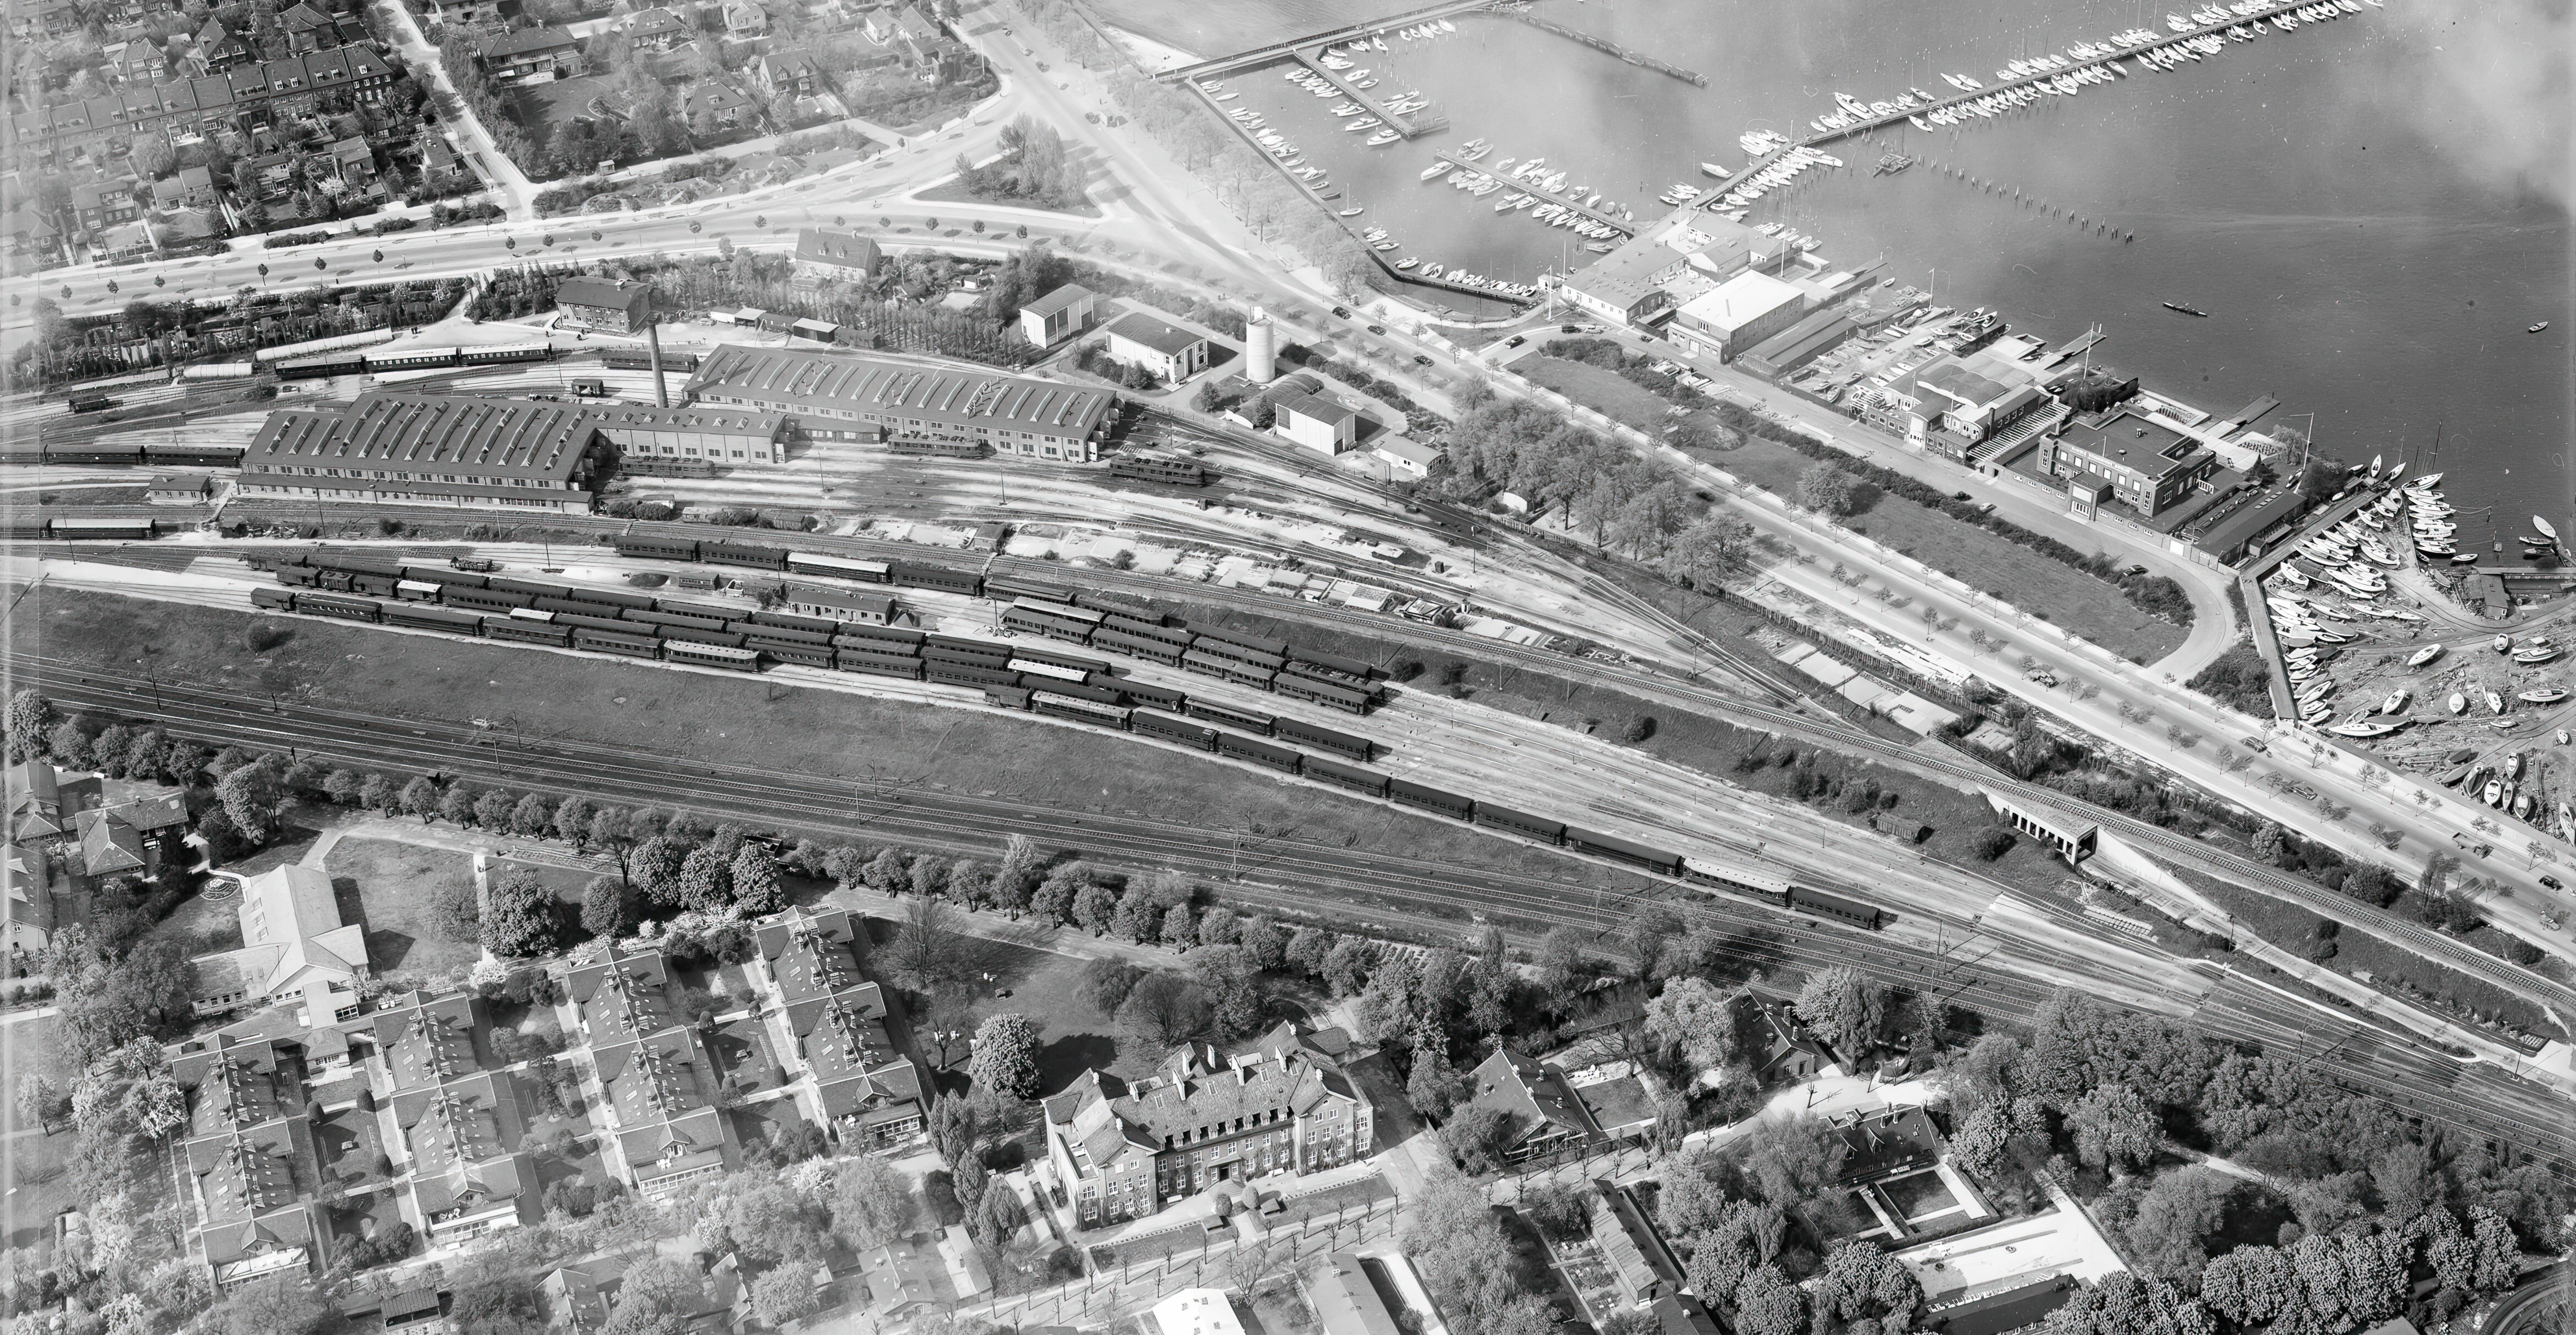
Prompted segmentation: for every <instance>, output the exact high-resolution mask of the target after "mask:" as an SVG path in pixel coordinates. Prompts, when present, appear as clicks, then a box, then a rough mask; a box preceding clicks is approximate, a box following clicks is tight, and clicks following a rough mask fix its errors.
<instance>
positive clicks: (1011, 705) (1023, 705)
mask: <svg viewBox="0 0 2576 1335" xmlns="http://www.w3.org/2000/svg"><path fill="white" fill-rule="evenodd" d="M1030 694H1031V692H1030V691H1029V689H1028V688H1027V687H1025V686H987V687H985V688H984V703H986V704H988V705H998V706H1000V707H1002V708H1004V709H1020V710H1025V709H1027V708H1028V707H1029V696H1030Z"/></svg>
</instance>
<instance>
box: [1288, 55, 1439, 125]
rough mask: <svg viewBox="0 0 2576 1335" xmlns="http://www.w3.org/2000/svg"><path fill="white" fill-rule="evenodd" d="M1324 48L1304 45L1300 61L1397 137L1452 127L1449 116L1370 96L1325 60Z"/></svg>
mask: <svg viewBox="0 0 2576 1335" xmlns="http://www.w3.org/2000/svg"><path fill="white" fill-rule="evenodd" d="M1324 51H1325V48H1323V47H1315V48H1313V49H1308V48H1304V47H1300V48H1298V50H1297V51H1296V53H1295V56H1296V60H1297V63H1298V64H1300V65H1303V66H1305V67H1306V68H1307V69H1308V70H1309V71H1312V72H1313V73H1315V74H1318V75H1321V76H1323V78H1324V79H1325V81H1327V82H1329V83H1330V84H1332V85H1333V87H1335V88H1337V89H1339V90H1341V94H1342V96H1344V97H1346V98H1348V99H1350V101H1352V102H1356V103H1358V104H1359V105H1360V106H1362V107H1364V108H1366V109H1367V111H1368V114H1369V115H1370V116H1372V117H1375V118H1376V119H1377V120H1379V121H1381V122H1383V123H1384V124H1385V126H1386V128H1388V129H1390V130H1393V131H1394V132H1395V133H1396V135H1397V137H1399V138H1403V139H1411V138H1413V137H1415V136H1417V135H1425V134H1432V133H1435V132H1437V131H1440V130H1446V129H1448V128H1449V118H1448V117H1446V116H1423V115H1421V114H1420V113H1418V112H1414V113H1408V112H1400V111H1397V110H1396V109H1395V108H1394V107H1392V106H1389V105H1388V104H1386V103H1384V102H1381V101H1379V100H1378V99H1376V98H1374V97H1371V96H1369V95H1368V94H1367V93H1366V92H1364V91H1362V90H1361V89H1360V88H1359V87H1358V86H1356V85H1354V84H1353V83H1352V82H1351V81H1350V80H1349V79H1348V78H1346V77H1344V76H1343V75H1342V74H1341V73H1340V72H1338V71H1336V70H1334V69H1332V68H1331V67H1330V66H1327V65H1326V64H1325V63H1324V62H1323V59H1322V56H1323V54H1324ZM1345 63H1347V62H1345Z"/></svg>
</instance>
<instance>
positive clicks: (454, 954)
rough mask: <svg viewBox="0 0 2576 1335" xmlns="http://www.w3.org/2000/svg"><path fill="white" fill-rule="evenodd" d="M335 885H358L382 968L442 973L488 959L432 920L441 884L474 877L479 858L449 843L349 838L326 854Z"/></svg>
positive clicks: (371, 953)
mask: <svg viewBox="0 0 2576 1335" xmlns="http://www.w3.org/2000/svg"><path fill="white" fill-rule="evenodd" d="M326 862H327V865H328V866H329V869H330V872H331V884H332V886H333V888H334V889H341V890H342V893H343V895H344V896H345V895H346V894H347V893H348V890H347V889H345V888H344V887H354V889H355V890H356V893H357V896H358V902H359V904H360V906H361V910H360V911H361V913H362V914H363V915H364V916H363V917H362V918H360V921H362V922H364V923H365V924H366V925H367V958H368V961H369V962H370V963H371V964H373V965H374V966H375V968H376V971H377V972H378V973H383V974H395V973H401V974H412V975H418V976H420V977H424V978H436V977H441V976H444V975H446V974H450V973H457V972H461V971H463V970H466V969H470V968H472V967H473V966H474V962H475V961H476V960H478V959H480V958H482V952H481V950H480V949H479V948H477V947H476V946H474V945H473V944H471V943H468V942H462V941H458V940H455V939H454V938H452V937H450V936H449V935H448V934H447V930H446V929H445V928H444V927H442V926H440V925H438V924H437V923H436V922H434V921H432V920H431V918H430V916H429V907H430V904H431V902H432V900H433V899H434V898H435V896H434V895H433V894H432V891H434V890H435V889H436V888H437V887H439V886H441V885H444V884H447V883H451V882H454V881H458V880H468V881H470V880H471V879H472V878H473V875H474V860H473V859H472V858H470V857H467V856H466V855H465V854H462V853H457V852H451V851H449V850H447V849H443V848H423V847H420V846H418V845H416V844H403V843H396V842H394V841H393V840H390V839H343V840H341V841H340V842H339V843H337V844H334V845H332V846H331V854H330V857H329V858H328V859H326Z"/></svg>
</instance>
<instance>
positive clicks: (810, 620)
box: [663, 603, 841, 639]
mask: <svg viewBox="0 0 2576 1335" xmlns="http://www.w3.org/2000/svg"><path fill="white" fill-rule="evenodd" d="M663 606H664V607H669V606H671V604H669V603H665V604H663ZM744 619H745V620H748V621H751V622H753V623H755V624H757V625H762V626H775V627H778V628H779V629H781V630H801V631H804V632H806V633H807V634H811V635H821V636H823V637H825V638H827V639H828V638H830V637H831V636H832V635H833V634H834V633H836V632H838V631H839V630H840V629H841V623H840V622H838V621H834V620H833V619H831V618H830V617H809V616H799V615H797V614H796V613H794V612H754V613H752V614H751V615H750V616H749V617H746V618H744Z"/></svg>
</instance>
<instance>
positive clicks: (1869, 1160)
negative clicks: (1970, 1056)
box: [1831, 1105, 1941, 1186]
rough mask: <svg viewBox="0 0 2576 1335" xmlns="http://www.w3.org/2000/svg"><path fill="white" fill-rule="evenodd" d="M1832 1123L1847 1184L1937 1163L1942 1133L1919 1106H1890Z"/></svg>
mask: <svg viewBox="0 0 2576 1335" xmlns="http://www.w3.org/2000/svg"><path fill="white" fill-rule="evenodd" d="M1831 1120H1832V1123H1833V1127H1834V1130H1835V1132H1836V1133H1837V1134H1839V1135H1840V1136H1841V1137H1842V1141H1843V1148H1844V1153H1843V1167H1842V1181H1843V1182H1844V1183H1845V1184H1846V1185H1850V1186H1866V1185H1868V1184H1870V1183H1874V1182H1884V1181H1887V1180H1888V1179H1890V1178H1896V1177H1903V1176H1905V1175H1906V1174H1908V1173H1913V1172H1919V1171H1921V1170H1923V1169H1926V1168H1929V1167H1931V1166H1932V1165H1933V1164H1935V1163H1938V1162H1940V1159H1941V1133H1940V1131H1939V1130H1938V1129H1936V1128H1935V1127H1934V1126H1933V1125H1932V1115H1931V1114H1930V1113H1927V1112H1925V1111H1924V1110H1923V1109H1922V1108H1921V1107H1919V1106H1916V1105H1907V1106H1905V1107H1901V1108H1900V1107H1896V1106H1894V1105H1890V1106H1888V1107H1884V1108H1881V1109H1879V1110H1877V1111H1876V1112H1855V1113H1844V1114H1837V1115H1836V1116H1834V1117H1833V1118H1832V1119H1831Z"/></svg>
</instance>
